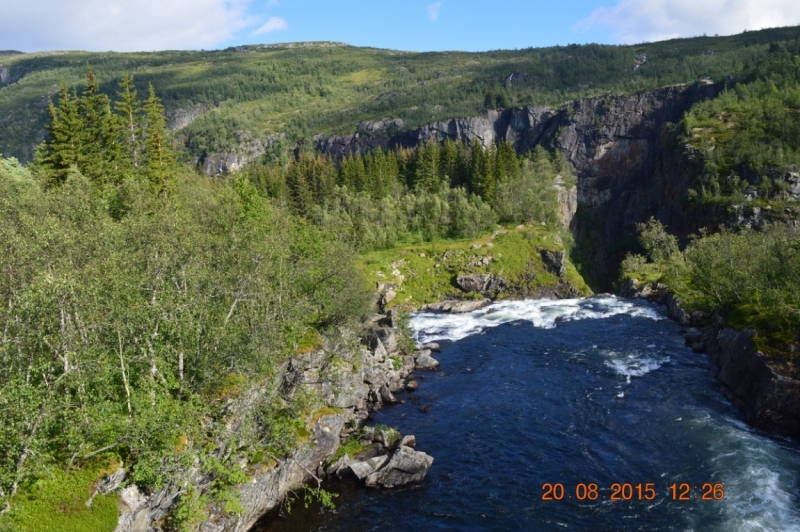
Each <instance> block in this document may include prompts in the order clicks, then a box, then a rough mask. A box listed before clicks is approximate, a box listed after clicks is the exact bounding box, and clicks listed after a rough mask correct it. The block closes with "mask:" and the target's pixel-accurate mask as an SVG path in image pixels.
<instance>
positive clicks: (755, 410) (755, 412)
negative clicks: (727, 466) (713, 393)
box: [687, 328, 800, 439]
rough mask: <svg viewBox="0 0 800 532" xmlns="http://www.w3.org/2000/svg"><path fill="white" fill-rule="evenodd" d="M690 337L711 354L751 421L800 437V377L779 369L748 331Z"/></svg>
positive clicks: (729, 393) (723, 382) (732, 396)
mask: <svg viewBox="0 0 800 532" xmlns="http://www.w3.org/2000/svg"><path fill="white" fill-rule="evenodd" d="M687 340H690V341H691V342H692V345H693V348H694V347H695V346H697V347H704V348H705V350H706V351H707V352H708V354H709V355H711V359H712V360H713V361H714V363H715V364H716V365H717V366H719V368H720V369H719V382H720V384H721V385H722V389H723V391H724V392H725V395H726V396H727V397H728V398H729V399H730V401H731V402H732V403H733V404H735V405H736V406H737V407H739V408H740V409H741V410H742V411H743V412H744V415H745V418H746V420H747V422H748V423H750V424H752V425H754V426H756V427H758V428H761V429H764V430H767V431H770V432H775V433H777V434H782V435H785V436H792V437H794V438H797V439H800V380H798V379H797V378H791V377H788V376H786V375H784V374H782V373H783V372H779V371H777V370H776V369H775V367H774V366H773V361H771V360H770V359H769V358H768V357H766V356H765V355H764V354H763V353H760V352H759V351H758V350H757V349H756V348H755V346H754V345H753V341H752V336H751V333H750V332H749V331H737V330H735V329H728V328H725V329H719V330H716V329H712V330H707V331H705V333H704V334H702V335H701V336H698V335H697V334H695V335H692V336H691V337H689V336H687Z"/></svg>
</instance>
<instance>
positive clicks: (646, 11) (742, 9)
mask: <svg viewBox="0 0 800 532" xmlns="http://www.w3.org/2000/svg"><path fill="white" fill-rule="evenodd" d="M799 23H800V9H798V3H797V0H619V2H618V3H617V5H615V6H613V7H610V8H603V7H601V8H599V9H596V10H595V11H594V12H593V13H592V14H591V15H590V16H589V17H587V18H585V19H583V20H581V21H579V22H578V23H576V24H575V25H574V26H573V28H572V29H573V30H575V31H579V32H580V31H587V30H589V29H592V28H598V27H599V28H602V29H605V30H608V31H610V32H611V34H612V36H613V37H614V38H615V39H616V40H617V42H620V43H625V44H632V43H638V42H643V41H657V40H663V39H671V38H675V37H692V36H696V35H702V34H708V35H714V34H717V33H718V34H721V35H730V34H732V33H739V32H742V31H744V30H758V29H762V28H771V27H776V26H790V25H794V24H799Z"/></svg>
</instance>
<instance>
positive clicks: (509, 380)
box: [256, 298, 800, 532]
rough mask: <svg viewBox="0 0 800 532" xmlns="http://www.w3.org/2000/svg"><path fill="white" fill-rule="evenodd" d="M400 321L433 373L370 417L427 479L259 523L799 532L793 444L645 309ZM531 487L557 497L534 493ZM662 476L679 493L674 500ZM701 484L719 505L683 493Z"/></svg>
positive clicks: (486, 313)
mask: <svg viewBox="0 0 800 532" xmlns="http://www.w3.org/2000/svg"><path fill="white" fill-rule="evenodd" d="M412 325H413V326H414V327H415V329H416V331H417V335H418V340H419V341H420V342H425V341H430V340H439V341H440V342H441V343H442V346H443V349H442V352H441V353H439V354H438V355H437V358H438V359H439V360H440V362H441V371H440V372H437V373H427V374H420V375H422V376H424V377H425V378H424V380H422V381H421V386H420V388H419V390H418V391H417V392H415V393H413V394H409V395H405V396H403V397H404V398H405V399H407V400H408V402H407V403H406V404H403V405H400V406H396V407H392V408H386V409H384V410H382V411H380V412H379V413H378V414H377V415H376V421H377V422H380V423H384V424H387V425H392V426H396V427H398V428H399V429H400V431H401V432H402V433H403V434H414V435H415V436H416V439H417V448H418V449H420V450H424V451H425V452H427V453H428V454H430V455H432V456H433V457H434V458H435V461H434V463H433V467H432V468H431V470H430V471H429V473H428V477H427V478H426V480H425V481H424V482H423V483H422V484H419V485H415V486H411V487H405V488H401V489H397V490H392V491H372V490H367V489H364V488H353V487H351V486H349V485H344V484H343V485H339V486H334V488H335V489H338V490H339V491H340V492H341V496H340V497H339V499H338V500H337V503H338V507H337V509H336V510H335V511H325V510H321V509H319V508H317V507H312V508H311V509H310V510H303V509H302V505H296V507H298V506H299V507H300V509H295V510H294V511H293V512H292V513H291V514H290V515H288V516H282V517H275V516H271V517H269V518H268V519H265V520H264V521H263V522H262V523H260V524H259V525H258V526H257V528H256V530H259V531H263V532H265V531H276V530H329V531H334V530H353V531H367V530H376V531H382V532H383V531H392V530H398V531H400V530H402V531H409V530H419V531H429V530H475V531H478V530H526V531H527V530H647V531H652V530H670V531H672V530H674V531H689V530H692V531H715V530H719V531H783V530H786V531H800V446H799V445H798V444H797V443H796V442H792V441H789V440H786V439H782V438H779V437H773V436H770V435H767V434H764V433H762V432H760V431H757V430H754V429H752V428H750V427H748V426H747V425H745V423H744V422H743V420H742V416H741V414H740V413H739V411H738V410H737V409H736V408H734V407H733V406H731V404H730V403H729V402H728V401H727V400H726V399H725V397H724V396H723V395H722V393H721V391H720V388H719V384H718V383H717V380H716V369H715V368H714V367H713V365H712V364H711V363H710V361H709V359H708V357H707V356H706V355H703V354H696V353H693V352H692V351H691V350H690V349H688V348H686V347H685V346H684V342H683V337H682V336H681V335H680V333H679V327H678V325H676V324H675V323H674V322H672V321H669V320H666V319H663V316H662V314H661V311H660V310H659V309H658V307H655V306H652V305H650V304H647V303H635V302H630V301H625V300H619V299H616V298H590V299H584V300H569V301H559V302H546V301H524V302H509V303H500V304H498V305H494V306H493V307H490V308H489V309H484V310H482V311H478V312H476V313H472V314H469V315H461V316H450V315H433V314H418V315H416V316H415V317H414V319H413V322H412ZM423 405H427V406H429V407H430V410H429V411H427V413H423V412H422V409H421V407H422V406H423ZM544 483H561V484H562V485H563V486H564V489H565V492H564V499H563V500H560V501H544V500H542V496H543V490H542V485H543V484H544ZM578 483H585V484H588V483H596V484H597V485H598V486H599V488H600V489H599V492H598V499H597V500H596V501H582V502H581V501H578V500H577V499H576V492H575V488H576V485H577V484H578ZM612 483H630V484H632V485H634V486H635V485H637V484H642V485H643V486H644V485H645V484H646V483H653V487H654V490H655V492H656V497H655V499H654V500H652V501H645V500H636V496H635V495H634V499H633V500H629V501H611V500H609V498H610V496H611V494H612V492H611V490H610V487H611V485H612ZM673 483H688V484H689V485H690V486H691V487H692V490H691V496H692V499H691V500H689V501H674V500H672V495H671V492H670V490H669V489H668V486H669V485H671V484H673ZM704 483H721V484H723V485H724V490H725V497H724V499H723V500H721V501H714V500H712V501H701V500H699V499H698V498H695V497H699V496H700V494H701V489H694V487H695V486H697V488H701V487H702V485H703V484H704Z"/></svg>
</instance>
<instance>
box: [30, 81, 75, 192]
mask: <svg viewBox="0 0 800 532" xmlns="http://www.w3.org/2000/svg"><path fill="white" fill-rule="evenodd" d="M48 113H49V114H50V123H49V124H48V125H47V131H48V133H49V134H50V139H49V140H47V141H46V142H45V143H44V148H43V149H42V154H43V155H42V160H41V163H40V164H41V166H42V168H44V169H45V171H46V172H47V173H48V174H49V176H50V180H51V182H52V183H54V184H61V183H63V182H64V181H65V180H66V178H67V174H68V173H69V169H70V168H72V167H76V168H77V167H80V165H81V164H82V162H83V157H82V155H83V153H82V152H83V147H82V142H83V141H82V136H83V131H84V129H85V125H84V120H83V117H82V116H81V112H80V108H79V103H78V96H77V94H75V93H71V92H70V90H69V88H67V86H66V84H62V85H61V91H60V92H59V98H58V106H56V105H55V104H54V103H53V101H52V100H51V101H50V103H49V105H48Z"/></svg>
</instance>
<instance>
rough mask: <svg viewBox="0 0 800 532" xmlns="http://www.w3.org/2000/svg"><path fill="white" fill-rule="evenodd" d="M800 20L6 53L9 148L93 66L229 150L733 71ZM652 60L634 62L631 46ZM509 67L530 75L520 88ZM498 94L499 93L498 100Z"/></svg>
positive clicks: (25, 138)
mask: <svg viewBox="0 0 800 532" xmlns="http://www.w3.org/2000/svg"><path fill="white" fill-rule="evenodd" d="M798 36H800V28H797V27H790V28H780V29H774V30H763V31H759V32H748V33H745V34H741V35H736V36H731V37H718V38H715V37H699V38H693V39H676V40H671V41H665V42H660V43H646V44H641V45H635V46H606V45H603V46H601V45H586V46H577V45H570V46H566V47H552V48H535V49H534V48H531V49H525V50H516V51H495V52H484V53H464V52H438V53H409V52H399V51H391V50H379V49H373V48H356V47H351V46H346V45H339V44H334V43H317V44H315V45H313V46H294V47H290V46H284V47H257V46H254V47H240V48H237V49H235V50H230V49H229V50H221V51H183V52H181V51H170V52H155V53H127V54H122V53H87V52H51V53H36V54H24V55H12V56H3V57H2V59H0V68H2V67H8V68H9V69H10V72H11V74H12V78H15V77H18V75H20V74H24V76H23V77H22V78H21V79H19V80H18V81H16V82H15V83H11V84H6V85H4V86H0V120H2V122H3V124H4V127H3V128H2V130H0V152H2V153H4V154H5V155H11V156H17V157H22V158H26V157H29V156H30V147H31V146H33V145H34V144H35V143H37V142H38V141H40V140H41V137H40V135H41V131H42V128H43V126H44V123H45V120H46V105H47V99H48V97H51V96H53V95H54V94H55V93H56V91H57V90H58V87H59V85H60V83H61V82H62V81H63V82H65V83H67V84H68V85H71V86H78V85H79V84H80V83H81V81H82V78H83V76H84V73H85V69H86V65H87V64H88V65H91V67H92V68H93V69H94V70H95V72H96V74H97V76H98V79H99V80H100V81H101V83H102V84H103V87H104V90H106V91H107V92H114V91H115V90H116V81H117V80H118V79H119V77H120V75H121V74H122V72H123V71H128V72H130V73H132V74H133V75H134V76H135V77H136V79H137V85H138V87H139V90H140V91H141V92H144V91H146V87H147V84H148V83H152V84H153V85H154V86H155V87H156V90H157V91H158V93H159V94H160V95H161V96H162V98H163V99H164V103H165V105H166V108H167V110H174V109H179V108H188V107H192V106H194V105H201V106H204V107H211V108H213V109H212V110H211V111H210V112H207V113H206V114H205V115H204V116H203V117H202V118H200V119H198V120H196V121H195V122H194V123H192V124H191V125H190V126H189V127H187V128H185V129H184V130H183V131H182V133H181V135H182V140H183V141H184V142H186V143H187V146H188V147H189V150H190V152H191V154H192V155H195V156H199V155H203V154H204V153H214V152H218V151H226V150H232V149H234V148H235V147H236V145H237V144H238V143H239V142H240V141H242V140H246V139H249V138H254V137H261V136H264V135H267V134H274V133H278V134H280V133H288V135H289V137H290V139H292V140H295V139H299V138H310V136H312V135H313V134H316V133H327V134H330V133H351V132H353V131H354V130H355V128H356V125H357V124H358V123H359V121H362V120H379V119H384V118H402V119H403V120H405V122H406V126H405V127H408V128H411V127H415V126H419V125H422V124H425V123H428V122H431V121H434V120H438V119H445V118H452V117H456V116H472V115H476V114H479V113H480V112H482V111H483V110H484V108H485V98H486V95H487V93H491V94H493V95H494V96H493V97H492V98H493V99H492V102H491V104H490V107H495V106H511V105H527V104H546V105H554V104H560V103H562V102H565V101H568V100H571V99H574V98H579V97H586V96H593V95H598V94H605V93H607V92H608V91H612V92H631V91H636V90H642V89H648V88H654V87H658V86H664V85H670V84H676V83H683V82H687V81H692V80H696V79H698V78H699V77H702V76H711V77H714V78H717V79H719V78H721V77H722V76H724V75H727V74H736V73H737V72H739V71H740V70H741V69H742V68H743V67H744V65H745V63H747V62H748V61H750V62H753V61H758V60H759V58H761V57H762V56H763V54H764V53H765V52H766V48H767V45H766V44H765V43H768V42H770V41H774V40H783V39H788V38H796V37H798ZM639 53H646V54H647V62H646V63H645V64H644V65H642V66H641V68H640V69H638V70H637V71H636V72H632V68H631V67H632V64H633V60H634V56H635V55H636V54H639ZM512 72H521V73H524V74H526V78H525V79H524V80H523V81H521V82H517V83H515V84H514V85H513V86H512V87H510V88H506V87H504V86H503V80H504V78H505V77H506V76H508V75H509V74H511V73H512ZM495 97H496V98H495Z"/></svg>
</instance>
